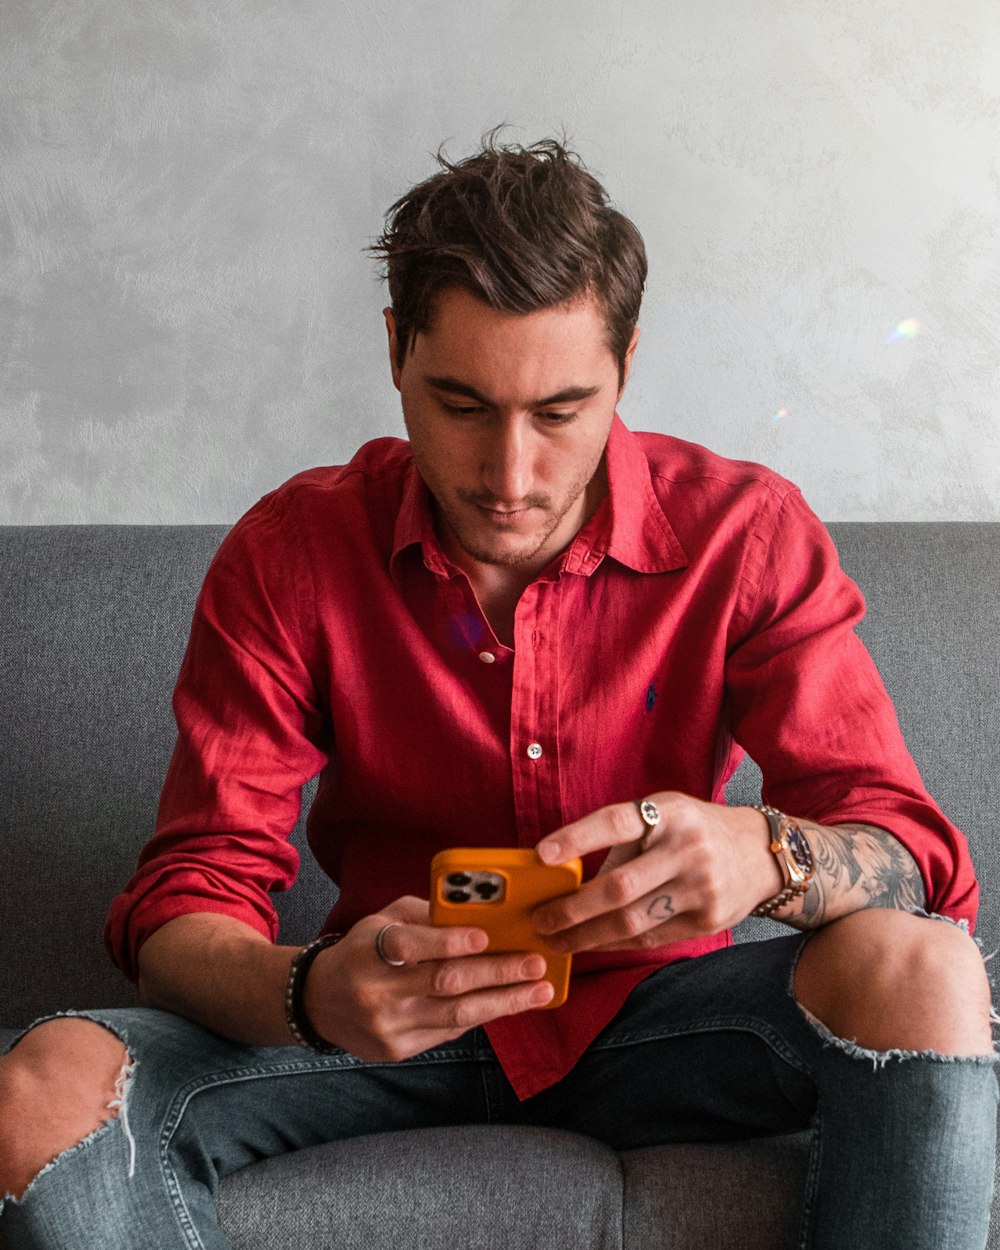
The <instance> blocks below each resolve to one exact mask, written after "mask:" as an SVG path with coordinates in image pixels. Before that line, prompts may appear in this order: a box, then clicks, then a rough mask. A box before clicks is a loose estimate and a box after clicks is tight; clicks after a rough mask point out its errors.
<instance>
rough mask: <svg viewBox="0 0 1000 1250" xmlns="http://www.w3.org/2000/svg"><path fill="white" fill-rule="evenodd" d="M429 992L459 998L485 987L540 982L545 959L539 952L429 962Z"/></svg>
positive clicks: (435, 995) (426, 967)
mask: <svg viewBox="0 0 1000 1250" xmlns="http://www.w3.org/2000/svg"><path fill="white" fill-rule="evenodd" d="M424 969H425V972H426V977H427V993H428V994H429V995H431V996H432V997H435V998H456V997H459V996H461V995H463V994H469V993H473V992H475V991H477V990H483V989H497V988H499V987H502V986H505V985H518V984H522V983H524V982H534V981H539V980H541V978H542V977H543V976H545V971H546V963H545V958H544V956H542V955H539V954H537V953H531V952H529V953H524V952H522V953H520V954H505V955H474V956H472V957H471V958H467V959H444V960H440V961H439V962H437V963H436V964H425V965H424Z"/></svg>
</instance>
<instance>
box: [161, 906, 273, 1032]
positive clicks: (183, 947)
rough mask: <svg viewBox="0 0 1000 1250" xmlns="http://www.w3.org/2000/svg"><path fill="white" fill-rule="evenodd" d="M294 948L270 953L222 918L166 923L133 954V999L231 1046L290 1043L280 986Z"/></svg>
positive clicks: (254, 936) (249, 932) (253, 935)
mask: <svg viewBox="0 0 1000 1250" xmlns="http://www.w3.org/2000/svg"><path fill="white" fill-rule="evenodd" d="M297 949H298V948H297V947H293V946H274V945H272V943H271V942H269V941H268V939H267V938H266V937H264V936H263V935H262V934H260V933H258V932H257V930H256V929H253V928H251V927H250V926H249V925H246V924H244V923H243V922H242V921H240V920H234V919H232V918H231V917H229V916H218V915H213V914H209V913H204V912H199V913H193V914H191V915H185V916H178V917H176V919H174V920H170V921H168V922H167V923H166V924H165V925H163V926H162V928H160V929H157V931H156V932H155V933H154V934H153V935H152V936H151V937H150V938H148V939H147V940H146V941H145V942H144V943H143V945H142V948H141V950H140V951H139V1000H140V1002H141V1003H142V1004H143V1005H144V1006H146V1007H158V1008H161V1009H162V1010H164V1011H172V1012H174V1013H175V1014H176V1015H179V1016H184V1017H186V1018H187V1019H189V1020H194V1021H196V1022H197V1023H198V1024H202V1025H204V1026H205V1027H206V1028H209V1029H212V1030H213V1031H214V1032H216V1033H221V1034H222V1035H223V1036H224V1037H230V1038H233V1039H234V1040H235V1041H240V1042H251V1043H257V1044H261V1045H267V1046H280V1045H285V1044H288V1043H291V1042H292V1041H293V1039H292V1036H291V1034H290V1032H289V1030H288V1025H287V1023H286V1021H285V1009H284V1000H285V985H286V982H287V980H288V972H289V968H290V966H291V962H292V956H293V955H294V954H295V952H296V950H297Z"/></svg>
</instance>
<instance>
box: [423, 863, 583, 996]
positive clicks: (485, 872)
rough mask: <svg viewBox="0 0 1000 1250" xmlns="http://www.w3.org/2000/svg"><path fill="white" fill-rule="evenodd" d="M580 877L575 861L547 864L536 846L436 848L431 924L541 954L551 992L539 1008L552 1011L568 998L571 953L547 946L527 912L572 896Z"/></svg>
mask: <svg viewBox="0 0 1000 1250" xmlns="http://www.w3.org/2000/svg"><path fill="white" fill-rule="evenodd" d="M582 877H583V865H582V864H581V863H580V861H579V860H578V859H571V860H570V861H569V862H568V863H565V864H546V863H543V862H542V860H540V859H539V858H538V854H537V852H536V851H535V850H534V849H529V850H524V849H521V848H517V847H481V846H477V847H467V848H463V847H456V848H453V849H452V850H448V851H440V852H439V853H438V854H437V855H435V856H434V859H433V860H432V861H431V894H430V902H431V924H435V925H449V924H452V925H473V926H475V927H476V928H480V929H485V930H486V932H487V933H488V934H489V939H490V942H489V946H488V947H487V949H488V950H491V951H537V952H538V953H539V954H540V955H544V956H545V961H546V964H547V968H546V973H545V979H546V980H547V981H550V982H551V983H552V987H553V990H554V991H555V992H554V994H553V997H552V999H551V1000H550V1001H549V1002H548V1003H546V1004H545V1006H544V1007H542V1008H540V1010H542V1011H550V1010H551V1009H552V1008H553V1007H559V1006H561V1005H562V1004H563V1003H564V1002H565V1001H566V996H567V994H568V993H569V970H570V963H571V962H572V958H573V957H572V955H565V954H563V953H562V952H561V951H554V950H552V949H551V948H550V947H549V946H548V945H547V943H546V942H545V939H544V938H543V937H542V936H541V935H540V934H539V933H536V932H535V927H534V925H533V924H532V923H531V913H532V912H533V911H534V910H535V908H536V907H540V906H541V904H542V903H544V902H547V901H548V899H550V898H558V897H559V896H560V895H563V894H571V893H572V892H573V891H574V890H575V889H577V887H578V886H579V884H580V881H581V879H582ZM466 878H468V880H467V881H466V880H464V879H466ZM494 887H496V888H494ZM497 894H498V895H499V897H496V896H495V895H497ZM491 895H494V896H493V897H491ZM460 896H464V897H460Z"/></svg>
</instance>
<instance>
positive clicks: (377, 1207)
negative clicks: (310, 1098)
mask: <svg viewBox="0 0 1000 1250" xmlns="http://www.w3.org/2000/svg"><path fill="white" fill-rule="evenodd" d="M219 1213H220V1220H221V1223H222V1226H223V1228H224V1229H225V1231H226V1234H227V1236H228V1237H229V1238H230V1240H231V1242H232V1245H233V1250H285V1247H287V1248H288V1250H326V1248H327V1247H329V1246H336V1247H337V1250H455V1248H456V1247H461V1248H462V1250H497V1247H501V1246H502V1247H503V1250H580V1247H584V1246H585V1247H587V1250H618V1248H619V1247H620V1246H621V1244H622V1239H621V1237H622V1175H621V1168H620V1166H619V1163H618V1158H617V1156H616V1155H615V1154H614V1152H613V1151H611V1150H609V1149H608V1148H607V1147H605V1146H601V1145H599V1144H598V1143H597V1142H594V1141H591V1140H589V1139H588V1138H585V1137H579V1136H577V1135H576V1134H574V1133H564V1132H559V1131H556V1130H554V1129H540V1128H522V1127H492V1126H491V1127H475V1126H473V1127H464V1128H450V1129H416V1130H409V1131H407V1132H403V1133H384V1134H379V1135H378V1136H372V1137H360V1138H355V1139H353V1140H351V1141H343V1142H336V1143H334V1144H333V1145H328V1146H315V1147H313V1148H312V1149H310V1150H304V1151H299V1152H297V1153H296V1154H295V1155H294V1156H291V1155H285V1156H281V1157H279V1158H276V1159H270V1160H268V1161H266V1162H264V1163H257V1164H254V1165H252V1166H251V1167H249V1168H244V1169H243V1170H242V1171H240V1172H236V1173H235V1174H234V1175H232V1176H230V1177H227V1178H226V1179H225V1180H224V1181H223V1182H222V1186H221V1194H220V1202H219Z"/></svg>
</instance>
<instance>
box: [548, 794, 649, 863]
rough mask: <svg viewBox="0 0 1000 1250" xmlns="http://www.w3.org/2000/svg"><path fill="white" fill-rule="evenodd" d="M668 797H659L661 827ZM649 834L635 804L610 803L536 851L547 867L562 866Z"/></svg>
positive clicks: (552, 835) (551, 836) (552, 836)
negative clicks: (571, 860)
mask: <svg viewBox="0 0 1000 1250" xmlns="http://www.w3.org/2000/svg"><path fill="white" fill-rule="evenodd" d="M669 798H670V796H669V795H666V794H664V795H658V796H657V806H658V807H659V808H660V814H661V822H660V823H661V827H662V823H663V820H662V817H663V807H664V803H665V802H666V801H668V800H669ZM650 832H651V830H650V826H649V825H648V824H647V823H646V822H645V821H644V820H643V818H642V817H641V816H640V815H639V807H638V804H637V803H612V804H611V805H610V806H609V807H602V808H600V809H598V811H596V812H592V813H591V814H590V815H589V816H584V817H583V819H582V820H576V821H574V822H573V823H572V824H569V825H563V827H562V828H561V829H556V830H555V831H554V832H552V833H550V834H547V835H546V836H545V837H544V838H542V840H541V841H540V842H539V843H538V846H537V847H536V850H537V851H538V854H539V856H540V858H541V859H542V860H544V861H545V863H547V864H562V863H565V862H566V860H568V859H573V858H574V857H576V856H583V855H588V854H589V853H590V852H591V851H601V850H606V849H607V848H608V847H611V846H620V845H622V844H625V843H629V842H641V841H642V840H643V839H644V838H645V837H647V835H648V834H649V833H650Z"/></svg>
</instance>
